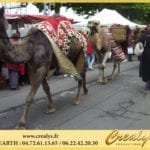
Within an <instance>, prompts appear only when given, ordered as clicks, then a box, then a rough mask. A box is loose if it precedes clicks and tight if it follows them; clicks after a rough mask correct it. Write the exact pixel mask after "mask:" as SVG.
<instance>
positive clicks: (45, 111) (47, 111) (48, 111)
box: [44, 107, 56, 114]
mask: <svg viewBox="0 0 150 150" xmlns="http://www.w3.org/2000/svg"><path fill="white" fill-rule="evenodd" d="M55 111H56V109H55V108H51V107H48V108H47V109H46V110H44V113H46V114H51V113H54V112H55Z"/></svg>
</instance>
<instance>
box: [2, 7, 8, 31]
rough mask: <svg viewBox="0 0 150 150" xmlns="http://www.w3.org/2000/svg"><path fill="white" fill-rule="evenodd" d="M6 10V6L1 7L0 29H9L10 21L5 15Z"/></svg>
mask: <svg viewBox="0 0 150 150" xmlns="http://www.w3.org/2000/svg"><path fill="white" fill-rule="evenodd" d="M4 13H5V10H4V7H1V8H0V30H6V29H8V21H7V20H6V18H5V16H4Z"/></svg>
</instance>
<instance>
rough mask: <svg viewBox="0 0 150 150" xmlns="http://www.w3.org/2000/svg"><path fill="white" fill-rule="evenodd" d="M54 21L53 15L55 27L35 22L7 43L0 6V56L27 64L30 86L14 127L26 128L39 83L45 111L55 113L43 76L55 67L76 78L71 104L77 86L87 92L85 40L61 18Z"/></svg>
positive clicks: (2, 11)
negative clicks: (26, 30)
mask: <svg viewBox="0 0 150 150" xmlns="http://www.w3.org/2000/svg"><path fill="white" fill-rule="evenodd" d="M51 19H52V18H51ZM57 21H58V19H57V18H55V22H53V23H55V24H56V25H57V26H53V25H52V24H51V23H50V20H45V21H43V22H40V23H38V24H35V25H34V26H33V27H32V28H31V29H30V30H29V31H28V34H27V36H26V37H24V38H23V40H22V41H21V42H20V43H17V42H16V43H11V42H10V39H9V37H8V35H7V33H6V28H7V25H8V22H7V20H6V18H5V16H4V8H1V9H0V33H1V35H0V59H1V60H4V61H6V62H9V63H14V64H20V63H21V64H22V63H27V66H28V71H29V72H28V73H29V78H30V85H31V89H30V91H29V93H28V95H27V97H26V103H25V107H24V110H23V114H22V116H21V118H20V120H19V121H18V124H17V126H16V128H19V129H21V128H25V127H26V118H27V113H28V110H29V107H30V105H31V103H32V102H33V100H34V96H35V94H36V92H37V90H38V88H39V86H40V85H41V84H42V87H43V90H44V92H45V93H46V95H47V97H48V102H49V105H48V108H47V109H46V110H45V112H46V113H53V112H55V107H54V105H53V101H52V97H51V93H50V88H49V85H48V83H47V79H50V77H51V76H52V74H53V72H54V71H55V69H56V68H57V67H59V68H60V69H61V71H62V72H63V73H68V74H72V75H73V76H74V77H75V78H76V79H77V80H78V90H77V95H76V98H75V100H74V104H79V103H80V96H79V95H80V89H81V87H83V91H84V93H85V94H86V93H87V92H88V90H87V88H86V74H85V73H86V67H85V53H84V49H85V47H86V40H85V38H84V37H83V36H82V35H80V33H78V32H77V31H76V30H75V29H74V28H73V27H72V24H71V23H70V22H69V21H67V20H63V19H60V20H59V22H57ZM58 28H59V30H57V29H58ZM64 33H65V34H64ZM75 33H76V34H75ZM61 49H62V50H63V51H61ZM63 52H64V53H63Z"/></svg>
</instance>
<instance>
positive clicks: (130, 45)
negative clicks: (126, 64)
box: [127, 28, 134, 61]
mask: <svg viewBox="0 0 150 150" xmlns="http://www.w3.org/2000/svg"><path fill="white" fill-rule="evenodd" d="M128 30H129V31H128V32H129V33H128V40H127V45H128V46H127V54H128V61H132V56H133V54H134V52H133V47H134V40H133V39H134V38H133V37H134V35H133V31H132V30H131V29H130V28H129V29H128Z"/></svg>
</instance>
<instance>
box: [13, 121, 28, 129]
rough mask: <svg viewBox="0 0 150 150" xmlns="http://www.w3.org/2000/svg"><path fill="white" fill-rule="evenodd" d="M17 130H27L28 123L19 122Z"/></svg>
mask: <svg viewBox="0 0 150 150" xmlns="http://www.w3.org/2000/svg"><path fill="white" fill-rule="evenodd" d="M15 129H16V130H25V129H26V125H25V123H22V122H19V123H18V124H17V125H16V127H15Z"/></svg>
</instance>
